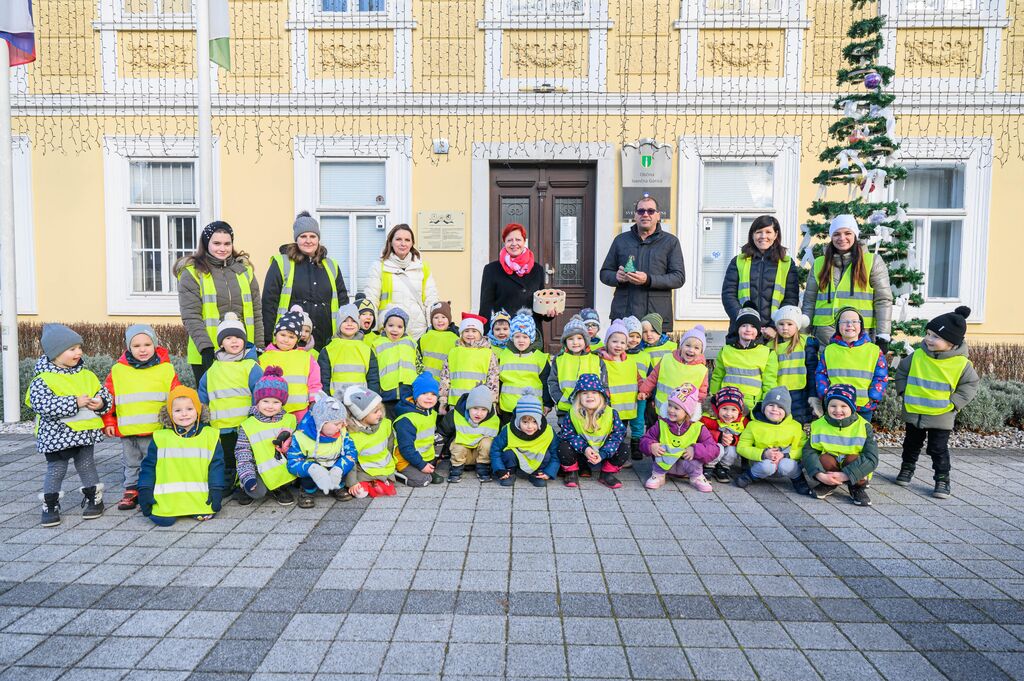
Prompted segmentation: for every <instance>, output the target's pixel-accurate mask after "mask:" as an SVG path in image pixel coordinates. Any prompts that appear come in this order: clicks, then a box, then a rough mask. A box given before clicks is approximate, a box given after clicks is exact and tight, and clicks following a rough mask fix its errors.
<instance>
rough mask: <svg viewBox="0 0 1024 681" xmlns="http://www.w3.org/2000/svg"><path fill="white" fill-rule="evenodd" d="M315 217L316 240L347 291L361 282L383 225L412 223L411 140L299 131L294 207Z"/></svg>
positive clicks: (354, 289) (381, 242)
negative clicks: (301, 133) (302, 134)
mask: <svg viewBox="0 0 1024 681" xmlns="http://www.w3.org/2000/svg"><path fill="white" fill-rule="evenodd" d="M303 210H307V211H309V212H310V213H312V214H314V215H315V217H316V218H317V220H319V221H320V242H321V243H322V244H323V245H324V247H326V248H327V254H328V255H329V256H330V257H331V258H333V259H334V260H335V261H336V262H337V263H338V266H339V267H340V268H341V271H342V273H343V274H344V275H345V284H346V286H347V287H348V289H349V291H350V292H351V293H352V295H355V293H356V292H357V291H361V290H363V289H364V288H365V286H366V280H367V277H368V275H369V272H370V267H371V266H372V265H373V263H375V262H377V261H378V260H380V254H381V251H382V250H383V249H384V240H385V238H386V236H387V233H388V230H389V229H391V227H392V226H393V225H396V224H399V223H402V222H404V223H407V224H410V225H411V224H412V140H411V138H408V137H380V138H356V137H328V138H325V137H299V138H296V140H295V212H296V213H299V212H301V211H303Z"/></svg>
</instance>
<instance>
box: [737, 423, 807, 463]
mask: <svg viewBox="0 0 1024 681" xmlns="http://www.w3.org/2000/svg"><path fill="white" fill-rule="evenodd" d="M803 446H804V427H803V425H802V424H800V423H798V422H797V421H795V420H794V419H793V417H791V416H789V415H787V416H786V418H784V419H782V420H781V421H780V422H778V423H770V422H768V421H762V420H760V419H751V420H750V423H748V424H747V427H746V428H744V429H743V434H742V435H741V436H740V441H739V443H738V444H737V445H736V452H737V453H738V454H739V455H740V456H742V457H743V458H744V459H747V460H749V461H760V460H761V457H762V455H763V454H764V450H766V449H771V448H772V447H778V448H779V449H781V450H783V452H785V453H786V454H788V455H789V458H790V459H793V460H794V461H797V460H799V459H800V454H801V453H802V452H803Z"/></svg>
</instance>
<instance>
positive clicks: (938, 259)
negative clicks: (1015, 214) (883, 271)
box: [890, 138, 992, 323]
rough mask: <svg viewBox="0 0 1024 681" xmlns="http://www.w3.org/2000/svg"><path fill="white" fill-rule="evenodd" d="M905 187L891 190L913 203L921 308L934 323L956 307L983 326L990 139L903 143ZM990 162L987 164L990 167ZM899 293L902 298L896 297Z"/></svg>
mask: <svg viewBox="0 0 1024 681" xmlns="http://www.w3.org/2000/svg"><path fill="white" fill-rule="evenodd" d="M901 145H902V148H901V150H900V162H901V163H902V164H903V166H904V167H905V168H906V169H907V178H906V180H901V181H900V182H896V183H895V184H894V185H893V187H892V188H891V189H890V192H891V195H892V197H893V198H894V199H895V200H898V201H901V202H903V203H906V204H908V207H907V217H908V218H909V219H910V220H912V221H913V222H914V224H915V225H916V230H915V233H914V260H913V262H912V264H914V265H915V266H916V268H917V269H919V270H921V271H922V272H923V273H924V283H923V285H922V287H921V293H922V295H923V296H924V298H925V304H924V306H923V307H922V308H917V309H914V308H911V309H910V310H909V313H910V314H911V315H914V316H921V317H933V316H935V315H937V314H940V313H941V312H944V311H948V310H949V309H951V308H952V307H955V306H956V305H960V304H963V305H967V306H969V307H970V308H971V310H972V313H971V317H970V321H971V322H975V323H977V322H980V321H982V320H983V319H984V303H985V279H986V276H985V269H986V267H985V259H986V256H987V253H988V249H987V243H988V204H989V194H990V193H991V175H992V169H991V153H992V141H991V139H990V138H969V139H960V138H958V139H947V138H909V139H906V140H904V141H903V142H901ZM986 159H987V160H986ZM896 293H897V294H898V292H896Z"/></svg>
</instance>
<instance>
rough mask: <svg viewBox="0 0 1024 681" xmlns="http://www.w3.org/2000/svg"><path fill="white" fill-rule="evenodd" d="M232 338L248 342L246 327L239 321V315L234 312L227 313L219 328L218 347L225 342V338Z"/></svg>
mask: <svg viewBox="0 0 1024 681" xmlns="http://www.w3.org/2000/svg"><path fill="white" fill-rule="evenodd" d="M231 336H234V337H235V338H241V339H242V340H247V339H246V337H245V327H244V326H243V325H242V322H240V321H239V320H238V315H236V314H235V313H234V312H225V313H224V321H222V322H221V323H220V324H219V325H218V326H217V345H220V344H221V343H223V342H224V339H225V338H229V337H231Z"/></svg>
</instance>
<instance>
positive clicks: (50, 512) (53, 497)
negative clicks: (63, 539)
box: [41, 492, 60, 527]
mask: <svg viewBox="0 0 1024 681" xmlns="http://www.w3.org/2000/svg"><path fill="white" fill-rule="evenodd" d="M41 520H42V523H43V527H56V526H57V525H60V492H51V493H49V494H44V495H43V516H42V519H41Z"/></svg>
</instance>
